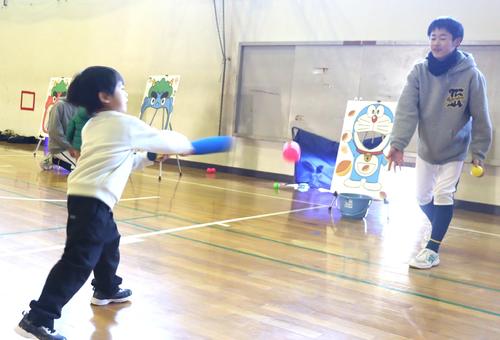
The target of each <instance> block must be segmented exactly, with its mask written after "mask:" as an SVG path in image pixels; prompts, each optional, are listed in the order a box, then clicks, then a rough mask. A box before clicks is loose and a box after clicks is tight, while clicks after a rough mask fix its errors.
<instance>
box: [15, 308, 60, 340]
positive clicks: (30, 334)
mask: <svg viewBox="0 0 500 340" xmlns="http://www.w3.org/2000/svg"><path fill="white" fill-rule="evenodd" d="M23 315H24V316H23V318H22V319H21V322H19V325H17V327H16V333H17V334H19V335H20V336H23V337H25V338H30V339H40V340H66V338H65V337H64V336H62V335H61V334H59V333H57V332H56V331H55V330H53V329H50V328H47V327H43V326H38V327H37V326H35V325H34V324H33V323H32V322H31V320H30V319H28V313H27V312H24V313H23Z"/></svg>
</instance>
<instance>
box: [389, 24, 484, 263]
mask: <svg viewBox="0 0 500 340" xmlns="http://www.w3.org/2000/svg"><path fill="white" fill-rule="evenodd" d="M427 35H428V36H429V38H430V47H431V51H430V52H429V54H428V56H427V58H426V59H425V60H423V61H421V62H419V63H417V64H416V65H415V66H414V67H413V69H412V70H411V72H410V74H409V75H408V79H407V82H406V85H405V87H404V89H403V92H402V94H401V97H400V99H399V101H398V105H397V108H396V117H395V122H394V127H393V130H392V134H391V150H390V152H389V155H388V158H389V169H390V168H391V166H392V165H393V164H394V165H399V166H400V165H401V164H402V163H403V154H404V149H405V148H406V146H407V145H408V143H409V142H410V139H411V137H412V136H413V134H414V132H415V130H416V128H417V127H418V152H417V161H416V173H417V200H418V203H419V205H420V207H421V209H422V210H423V212H424V213H425V214H426V216H427V217H428V218H429V220H430V222H431V225H432V234H431V238H430V240H429V242H428V243H427V246H426V247H425V248H424V249H422V250H421V251H420V252H419V253H418V254H417V256H416V257H415V258H414V259H412V260H411V261H410V267H413V268H419V269H428V268H432V267H434V266H437V265H438V264H439V255H438V252H439V246H440V244H441V241H442V240H443V238H444V236H445V234H446V231H447V230H448V226H449V224H450V222H451V218H452V216H453V194H454V192H455V191H456V186H457V184H458V180H459V178H460V175H461V172H462V166H463V163H464V160H465V158H466V156H467V151H468V149H469V147H470V152H471V154H472V162H473V164H475V165H482V164H483V162H484V159H485V157H486V153H487V152H488V150H489V148H490V145H491V138H492V128H491V120H490V116H489V112H488V102H487V98H486V81H485V79H484V76H483V75H482V74H481V72H480V71H479V70H478V68H477V66H476V63H475V61H474V58H473V57H472V55H471V54H469V53H465V52H462V51H459V50H458V49H457V48H458V46H459V45H460V43H461V42H462V39H463V35H464V30H463V26H462V24H460V23H459V22H458V21H456V20H455V19H453V18H449V17H441V18H437V19H435V20H434V21H432V22H431V24H430V25H429V28H428V30H427Z"/></svg>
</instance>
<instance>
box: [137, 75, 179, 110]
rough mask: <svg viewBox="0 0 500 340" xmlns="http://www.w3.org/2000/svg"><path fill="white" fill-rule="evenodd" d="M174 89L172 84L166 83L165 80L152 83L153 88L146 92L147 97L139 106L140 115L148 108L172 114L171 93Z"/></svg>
mask: <svg viewBox="0 0 500 340" xmlns="http://www.w3.org/2000/svg"><path fill="white" fill-rule="evenodd" d="M173 91H174V88H173V87H172V84H171V83H170V82H168V81H167V80H166V79H165V78H162V79H160V80H159V81H154V82H153V86H151V88H150V89H149V91H148V96H147V97H146V98H144V102H143V103H142V106H141V113H143V112H144V111H146V109H147V108H148V107H151V108H154V109H161V108H163V109H166V110H167V112H168V113H170V112H172V109H173V97H172V92H173Z"/></svg>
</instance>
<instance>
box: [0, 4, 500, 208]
mask: <svg viewBox="0 0 500 340" xmlns="http://www.w3.org/2000/svg"><path fill="white" fill-rule="evenodd" d="M216 2H217V3H218V4H220V3H221V1H220V0H217V1H216ZM225 2H226V5H227V10H226V19H227V20H226V31H227V42H228V46H227V54H228V57H229V58H230V59H231V60H230V61H229V63H228V72H227V77H226V91H227V94H226V97H225V102H224V115H223V132H224V133H228V134H230V133H231V131H232V124H233V119H234V111H235V101H234V96H235V89H236V83H237V70H238V63H237V62H238V53H239V50H238V46H239V43H240V42H283V41H290V42H318V41H320V42H324V41H339V40H410V41H416V40H421V41H424V40H425V31H426V28H427V25H428V23H429V22H430V20H431V19H432V18H434V17H436V16H439V15H452V16H455V17H457V18H458V19H459V20H461V21H462V22H463V24H464V26H465V38H466V40H469V41H478V40H500V26H499V24H497V22H498V21H497V16H498V13H500V1H491V0H476V1H474V2H471V1H470V0H440V1H435V0H418V1H416V0H415V1H410V0H407V1H401V0H399V1H398V0H381V1H373V0H226V1H225ZM0 41H1V46H2V47H1V52H0V130H4V129H6V128H10V129H13V130H15V131H16V132H18V133H21V134H24V135H33V134H36V133H37V131H38V126H39V123H40V122H39V120H40V119H39V117H40V115H41V109H42V106H41V105H42V104H43V103H42V102H43V101H44V100H43V97H44V96H45V95H46V91H47V85H48V78H49V77H51V76H60V75H67V76H71V75H72V74H73V73H75V72H76V71H78V70H80V69H82V68H83V67H85V66H88V65H92V64H103V65H110V66H113V67H115V68H117V69H118V70H119V71H120V72H121V73H122V74H123V76H124V77H125V79H126V81H127V84H126V85H127V89H128V91H129V100H130V101H129V111H130V112H131V113H136V112H138V110H139V107H140V101H141V97H142V94H143V91H144V86H145V82H146V77H147V76H148V75H150V74H159V73H165V72H168V73H170V74H180V75H181V83H180V87H179V91H178V94H177V98H176V104H175V113H174V128H175V129H176V130H179V131H180V132H183V133H185V134H186V135H187V136H189V137H191V138H198V137H202V136H208V135H214V134H217V132H218V122H219V116H218V112H219V99H220V86H221V71H222V68H221V54H220V50H219V45H218V38H217V34H216V29H215V19H214V15H213V2H212V0H106V1H103V0H67V1H63V0H61V1H56V0H45V1H32V0H11V1H9V6H8V7H7V8H3V9H0ZM21 90H30V91H35V92H36V93H37V112H36V115H37V116H36V117H35V114H34V113H32V112H30V111H20V110H19V99H20V92H21ZM490 100H493V99H491V98H490ZM281 147H282V145H281V143H276V142H263V141H252V140H248V139H238V140H237V141H236V147H235V149H234V150H233V151H232V152H230V153H228V154H217V155H213V156H205V157H192V158H191V159H192V160H196V161H200V162H213V163H216V164H222V165H229V166H235V167H242V168H247V169H254V170H259V171H267V172H276V173H283V174H293V167H292V166H291V165H289V164H287V163H284V162H283V161H281ZM488 170H489V173H490V174H493V176H488V177H487V178H486V179H485V180H483V181H481V190H480V191H478V190H477V185H478V184H477V181H476V182H474V181H471V179H469V178H467V179H464V180H463V181H462V182H463V183H462V184H461V186H460V192H459V193H458V196H459V198H462V199H466V200H472V201H478V202H485V203H493V204H496V205H500V197H499V196H500V195H499V194H497V193H498V192H500V180H499V178H500V173H499V170H498V168H491V169H488ZM483 186H484V187H483Z"/></svg>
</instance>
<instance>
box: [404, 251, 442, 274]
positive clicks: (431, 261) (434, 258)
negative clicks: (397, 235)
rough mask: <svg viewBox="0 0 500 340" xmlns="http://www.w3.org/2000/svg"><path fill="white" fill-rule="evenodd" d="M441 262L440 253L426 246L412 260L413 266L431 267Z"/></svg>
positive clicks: (418, 267)
mask: <svg viewBox="0 0 500 340" xmlns="http://www.w3.org/2000/svg"><path fill="white" fill-rule="evenodd" d="M438 264H439V254H438V253H436V252H435V251H434V250H432V249H428V248H424V249H422V250H421V251H420V252H419V253H418V254H417V256H415V257H414V258H413V259H412V260H411V261H410V267H411V268H417V269H429V268H432V267H435V266H437V265H438Z"/></svg>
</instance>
